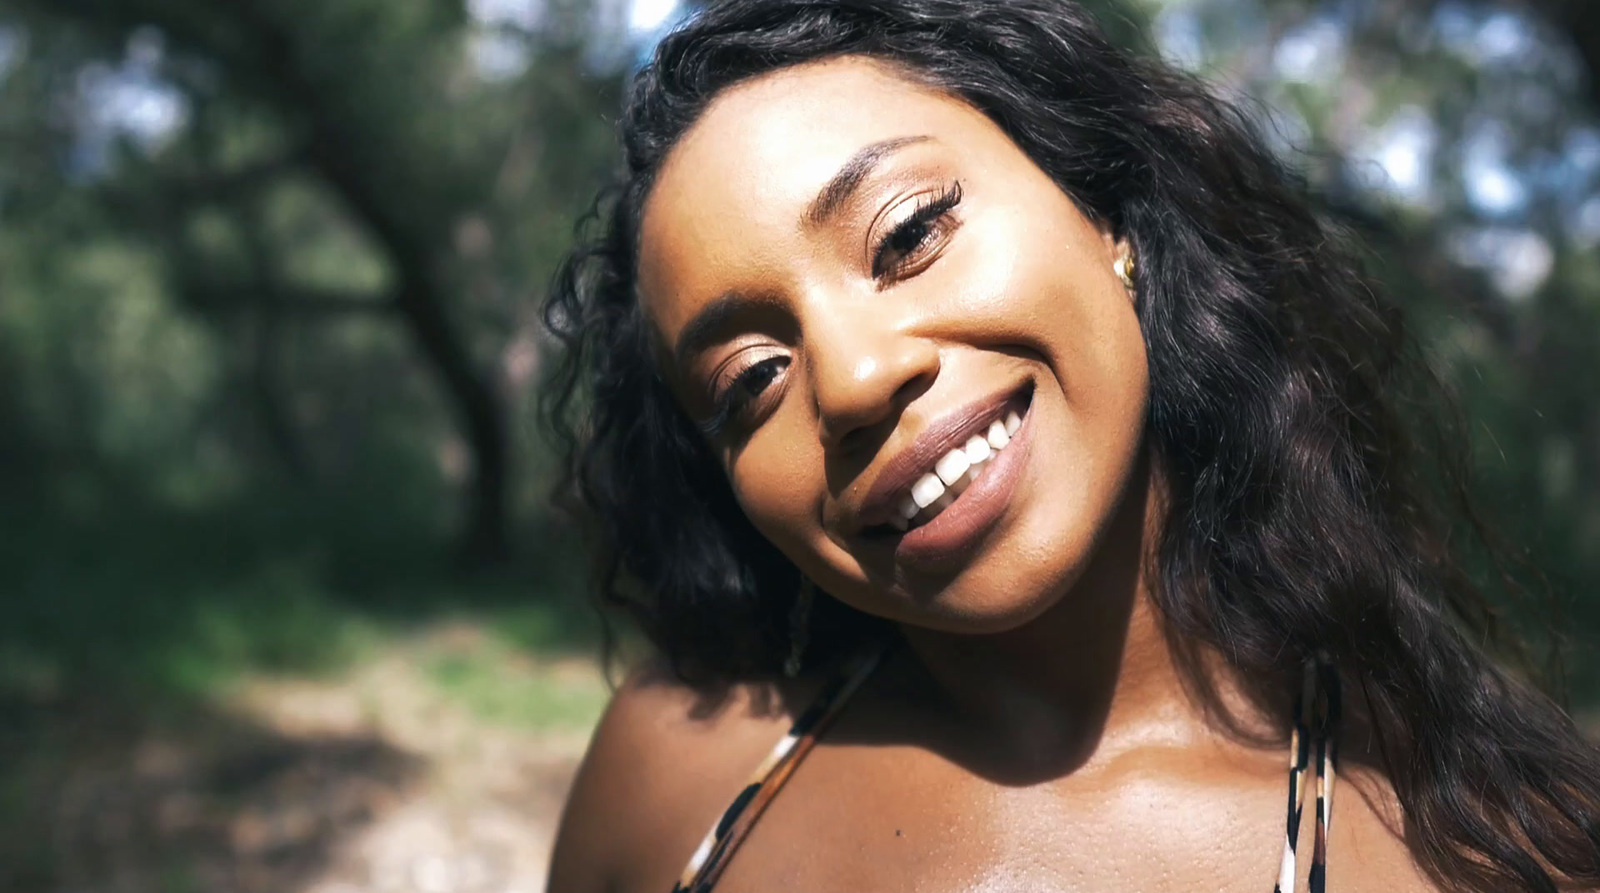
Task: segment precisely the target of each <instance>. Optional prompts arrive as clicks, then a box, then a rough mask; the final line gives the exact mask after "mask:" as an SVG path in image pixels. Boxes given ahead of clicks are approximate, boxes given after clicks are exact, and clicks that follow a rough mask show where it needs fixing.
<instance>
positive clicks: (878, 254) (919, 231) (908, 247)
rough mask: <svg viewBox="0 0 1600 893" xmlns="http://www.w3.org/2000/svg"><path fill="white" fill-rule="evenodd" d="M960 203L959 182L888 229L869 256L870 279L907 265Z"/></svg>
mask: <svg viewBox="0 0 1600 893" xmlns="http://www.w3.org/2000/svg"><path fill="white" fill-rule="evenodd" d="M960 203H961V184H960V183H953V184H951V186H950V188H949V189H947V190H945V191H944V192H943V193H942V194H940V195H938V196H935V197H934V198H933V199H932V200H931V201H929V202H927V203H926V204H924V205H922V206H921V207H919V208H917V210H916V211H914V212H912V214H911V216H909V217H907V218H906V219H905V220H903V221H901V223H900V224H899V225H898V226H896V227H895V228H894V229H892V230H890V231H889V233H888V235H886V236H884V237H883V239H882V240H881V241H880V242H879V243H878V249H877V251H875V252H874V253H873V256H872V278H874V279H883V278H885V277H887V276H890V275H892V274H894V273H897V272H899V271H901V270H903V269H905V268H906V266H908V265H909V264H910V262H911V261H913V260H915V259H916V258H917V256H918V255H919V254H920V253H921V252H922V251H923V250H924V249H925V248H926V247H927V246H928V244H929V243H931V242H932V241H933V237H934V236H936V235H938V234H939V233H940V232H941V231H942V230H943V228H944V227H945V226H946V225H947V224H948V221H947V220H946V219H945V218H946V217H947V216H948V215H949V213H950V212H951V211H953V210H955V208H956V206H957V205H959V204H960Z"/></svg>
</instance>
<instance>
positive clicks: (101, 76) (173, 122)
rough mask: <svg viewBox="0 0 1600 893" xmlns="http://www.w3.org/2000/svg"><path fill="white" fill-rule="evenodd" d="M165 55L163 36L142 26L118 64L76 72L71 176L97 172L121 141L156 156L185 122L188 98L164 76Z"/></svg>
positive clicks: (103, 166) (93, 174)
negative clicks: (75, 122)
mask: <svg viewBox="0 0 1600 893" xmlns="http://www.w3.org/2000/svg"><path fill="white" fill-rule="evenodd" d="M165 55H166V49H165V41H164V40H163V39H162V36H161V33H160V32H159V31H157V30H155V29H153V28H141V29H139V30H137V31H135V32H134V33H133V34H132V35H131V36H130V37H129V38H128V43H127V47H126V49H125V50H124V52H123V58H122V61H121V62H120V63H119V64H116V65H109V64H106V63H95V64H91V65H87V66H85V67H84V68H83V69H81V70H80V71H79V72H78V76H77V80H76V82H75V84H74V87H75V92H76V100H77V102H76V106H77V108H78V110H79V115H78V122H77V123H78V132H77V140H76V143H75V145H74V146H73V151H72V157H71V159H70V161H69V165H70V167H71V169H72V171H73V172H74V173H75V174H78V175H80V176H95V175H97V174H99V173H100V172H101V171H103V170H104V169H105V167H106V165H107V164H109V163H110V160H111V151H112V148H113V147H114V146H115V145H117V144H118V143H119V142H129V143H132V144H133V145H134V146H135V147H136V148H138V149H139V150H141V151H143V152H146V153H152V152H155V151H157V150H159V149H160V148H161V147H162V146H164V145H166V143H167V141H168V140H169V139H170V138H171V136H172V135H173V134H174V133H175V132H177V131H178V130H179V129H180V128H182V127H183V126H184V124H186V123H187V122H188V120H189V101H188V99H187V98H186V97H185V96H184V95H183V93H182V92H181V91H179V90H178V89H177V88H176V87H174V86H173V85H172V84H171V83H169V82H168V81H167V80H165V79H164V78H163V77H162V74H161V65H162V60H163V59H164V57H165Z"/></svg>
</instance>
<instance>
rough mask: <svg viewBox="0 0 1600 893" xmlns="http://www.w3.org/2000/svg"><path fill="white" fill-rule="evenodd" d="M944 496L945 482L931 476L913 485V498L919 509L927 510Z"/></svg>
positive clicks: (922, 478) (927, 475) (928, 475)
mask: <svg viewBox="0 0 1600 893" xmlns="http://www.w3.org/2000/svg"><path fill="white" fill-rule="evenodd" d="M943 495H944V481H941V480H939V479H938V478H937V477H935V476H933V475H931V474H925V475H923V476H922V477H920V478H917V482H916V483H915V484H912V485H911V498H912V499H913V500H915V501H916V503H917V507H918V508H927V507H928V506H930V505H933V503H934V502H935V501H936V500H938V498H939V497H941V496H943Z"/></svg>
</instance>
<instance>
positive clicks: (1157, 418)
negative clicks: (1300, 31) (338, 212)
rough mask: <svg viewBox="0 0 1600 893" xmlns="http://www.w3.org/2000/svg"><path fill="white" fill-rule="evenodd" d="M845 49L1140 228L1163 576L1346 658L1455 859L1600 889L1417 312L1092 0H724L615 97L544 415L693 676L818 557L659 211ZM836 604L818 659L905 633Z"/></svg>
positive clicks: (596, 522) (817, 639)
mask: <svg viewBox="0 0 1600 893" xmlns="http://www.w3.org/2000/svg"><path fill="white" fill-rule="evenodd" d="M847 54H853V55H861V56H866V57H871V58H873V59H875V60H878V61H880V62H882V63H884V64H887V65H890V66H892V67H893V68H895V69H896V70H897V71H899V72H901V73H902V74H903V75H904V76H905V77H906V78H908V79H910V80H912V81H914V82H916V83H919V84H922V85H926V86H930V87H932V88H935V89H938V90H940V91H943V92H945V93H946V94H948V95H950V96H952V97H956V98H958V99H960V100H962V101H964V102H966V103H969V104H970V105H972V106H973V107H975V108H976V109H978V110H980V111H982V112H983V113H984V114H986V115H987V116H989V118H991V119H992V120H993V121H994V122H995V123H996V124H997V125H998V126H999V127H1000V128H1002V129H1003V130H1004V131H1005V132H1006V133H1007V134H1008V135H1009V136H1010V137H1011V139H1012V140H1013V141H1014V142H1015V143H1016V144H1017V145H1018V146H1019V147H1020V148H1021V149H1022V151H1023V152H1025V153H1026V154H1027V155H1028V156H1029V157H1030V158H1031V159H1032V160H1033V161H1034V163H1036V164H1037V165H1038V166H1039V167H1040V168H1041V169H1043V170H1044V171H1045V172H1046V173H1047V174H1049V175H1050V177H1051V178H1052V179H1053V180H1054V181H1055V183H1056V184H1057V185H1058V186H1059V187H1060V188H1061V189H1062V191H1063V192H1064V193H1065V194H1066V195H1068V196H1069V197H1071V198H1072V200H1073V201H1074V202H1075V203H1076V204H1077V206H1078V207H1079V208H1080V209H1081V210H1082V211H1083V212H1084V213H1085V214H1086V215H1088V216H1089V217H1091V218H1092V219H1094V220H1095V221H1097V222H1100V223H1104V224H1107V225H1109V226H1110V227H1111V228H1112V229H1113V231H1114V232H1116V233H1117V234H1118V235H1119V236H1121V237H1123V238H1126V239H1127V240H1128V241H1129V242H1130V243H1131V245H1132V246H1133V248H1134V250H1135V251H1136V252H1137V255H1138V257H1139V278H1140V285H1139V288H1140V306H1139V316H1140V322H1141V327H1142V330H1143V334H1144V338H1145V342H1146V350H1147V355H1148V358H1149V369H1150V401H1149V409H1148V419H1147V438H1148V441H1149V443H1150V445H1151V447H1152V448H1153V452H1154V455H1155V457H1156V461H1157V462H1158V464H1159V468H1160V469H1161V472H1162V476H1163V483H1164V486H1165V488H1166V491H1167V494H1168V500H1167V503H1166V505H1167V509H1166V516H1165V518H1164V519H1163V520H1164V524H1163V533H1162V538H1161V543H1160V547H1159V551H1158V554H1157V558H1156V563H1157V570H1158V571H1159V574H1158V576H1159V583H1158V585H1157V587H1156V592H1155V597H1156V600H1157V603H1158V605H1159V608H1160V610H1161V611H1162V612H1163V616H1164V620H1165V621H1166V623H1167V624H1168V626H1169V628H1170V630H1171V631H1172V632H1173V634H1174V636H1175V638H1176V639H1177V640H1179V641H1187V642H1191V643H1207V644H1209V645H1211V646H1214V647H1215V648H1216V649H1218V650H1219V651H1220V653H1221V654H1223V655H1225V657H1226V659H1227V660H1228V661H1230V662H1231V663H1232V664H1233V665H1234V667H1236V668H1237V669H1238V670H1240V671H1241V672H1242V673H1244V674H1246V676H1247V678H1267V679H1285V678H1291V676H1290V673H1289V670H1288V668H1289V667H1292V666H1297V665H1299V664H1300V663H1301V662H1303V661H1304V660H1306V659H1307V658H1310V657H1312V656H1313V655H1320V656H1322V658H1323V659H1326V660H1330V661H1331V662H1332V664H1333V665H1334V666H1336V667H1337V668H1338V671H1339V673H1340V674H1341V675H1342V676H1343V678H1344V679H1345V680H1346V684H1347V685H1349V686H1352V687H1354V688H1357V689H1359V691H1360V693H1361V698H1362V700H1363V703H1364V704H1365V705H1366V710H1367V711H1368V712H1369V713H1370V716H1369V718H1368V721H1369V722H1370V723H1371V726H1372V728H1373V729H1374V731H1375V732H1376V733H1377V735H1378V737H1379V740H1380V741H1381V742H1382V743H1383V748H1384V755H1385V762H1386V763H1387V765H1386V766H1385V767H1384V768H1385V770H1386V772H1387V774H1388V777H1389V778H1390V780H1391V782H1392V784H1393V785H1394V788H1395V791H1396V793H1397V795H1398V798H1399V800H1400V802H1401V804H1402V805H1403V807H1404V810H1405V815H1406V819H1407V823H1408V832H1409V834H1408V836H1409V838H1410V840H1411V844H1412V847H1413V850H1414V852H1415V854H1416V856H1417V858H1418V859H1419V861H1420V862H1421V864H1422V865H1423V866H1424V867H1425V868H1426V869H1428V870H1429V871H1430V872H1431V873H1432V874H1433V876H1434V877H1435V878H1436V879H1438V880H1440V881H1441V882H1444V883H1446V884H1447V885H1448V886H1454V887H1461V888H1470V889H1484V888H1489V887H1492V888H1495V889H1503V888H1506V887H1512V888H1516V889H1525V890H1537V891H1555V890H1556V889H1557V887H1556V881H1555V880H1554V878H1564V879H1567V880H1574V881H1583V882H1600V754H1597V751H1596V750H1595V748H1594V747H1593V746H1591V745H1590V744H1588V743H1587V742H1585V741H1584V739H1583V738H1582V737H1581V735H1580V734H1579V733H1578V731H1577V730H1576V729H1575V727H1574V725H1573V723H1572V722H1571V720H1570V719H1569V718H1568V717H1567V715H1566V714H1565V713H1564V712H1563V711H1562V710H1561V709H1560V707H1559V706H1558V705H1557V704H1555V703H1554V702H1553V701H1552V700H1550V699H1549V698H1548V697H1546V696H1545V695H1544V694H1542V693H1540V692H1539V691H1538V690H1537V689H1536V688H1535V687H1533V686H1532V685H1531V684H1529V683H1527V682H1525V681H1523V680H1522V679H1521V678H1520V677H1518V676H1515V675H1512V674H1510V673H1508V672H1507V671H1506V670H1504V669H1502V668H1501V667H1500V666H1499V665H1497V664H1496V662H1495V661H1494V660H1493V659H1492V658H1491V657H1490V656H1489V654H1490V653H1493V652H1495V651H1496V649H1497V648H1500V647H1502V646H1505V645H1508V643H1509V639H1510V637H1509V636H1503V635H1502V633H1501V625H1500V624H1498V623H1497V622H1496V616H1495V612H1494V611H1493V609H1492V608H1491V601H1490V599H1489V598H1487V597H1486V595H1485V594H1484V592H1483V591H1482V590H1481V589H1480V588H1479V586H1478V585H1476V584H1475V583H1474V582H1473V580H1472V578H1471V576H1470V575H1469V574H1468V573H1467V572H1466V571H1465V570H1464V564H1463V562H1464V559H1463V558H1462V557H1461V556H1460V554H1459V551H1460V546H1459V543H1458V542H1455V541H1453V540H1459V537H1453V534H1455V533H1459V531H1460V530H1461V529H1463V527H1465V528H1466V529H1468V530H1469V531H1470V530H1472V529H1473V528H1474V527H1475V521H1472V520H1471V518H1470V506H1469V505H1467V504H1466V503H1463V502H1461V501H1460V500H1459V499H1458V498H1457V497H1459V496H1460V495H1461V494H1463V493H1464V492H1465V488H1464V484H1463V481H1464V474H1465V471H1464V470H1465V467H1466V463H1465V459H1464V455H1465V450H1464V447H1463V442H1464V438H1463V437H1461V436H1459V435H1458V434H1456V433H1455V431H1456V429H1455V428H1454V427H1452V426H1451V425H1450V424H1449V422H1448V419H1447V418H1445V417H1444V416H1443V415H1441V414H1440V412H1439V411H1438V407H1440V406H1446V405H1448V400H1446V399H1445V398H1444V395H1443V393H1442V390H1441V387H1440V385H1439V383H1438V382H1437V380H1436V378H1435V377H1434V376H1433V375H1432V374H1431V373H1430V372H1429V371H1428V369H1427V366H1426V363H1425V362H1424V361H1423V360H1422V359H1421V357H1420V353H1419V351H1418V350H1417V348H1416V347H1415V344H1414V341H1413V339H1412V338H1411V336H1410V335H1409V333H1408V332H1407V330H1406V328H1405V327H1404V325H1403V322H1402V319H1401V316H1400V313H1399V311H1398V309H1397V308H1396V306H1395V305H1394V304H1393V303H1391V302H1390V301H1389V300H1388V299H1386V298H1385V297H1383V295H1382V293H1381V290H1380V289H1379V288H1378V287H1377V285H1376V283H1375V282H1374V281H1373V280H1372V279H1371V278H1370V277H1369V275H1368V274H1367V273H1366V271H1365V269H1364V265H1363V262H1362V257H1361V255H1360V254H1359V252H1358V251H1357V250H1356V248H1355V247H1354V246H1353V244H1352V242H1351V240H1350V239H1348V238H1347V237H1346V236H1345V235H1344V234H1343V233H1342V232H1341V231H1340V230H1339V229H1338V228H1337V227H1336V226H1334V225H1332V224H1331V223H1330V222H1329V221H1328V220H1327V219H1325V217H1324V215H1321V214H1319V213H1318V211H1317V209H1316V206H1315V204H1314V202H1312V201H1311V200H1310V198H1309V197H1308V194H1307V191H1306V189H1305V188H1304V186H1303V184H1301V183H1300V182H1299V180H1298V179H1297V178H1296V177H1295V176H1294V175H1293V173H1292V172H1291V171H1290V170H1289V169H1287V168H1286V167H1285V165H1284V164H1283V163H1282V162H1281V161H1280V160H1279V159H1277V158H1276V157H1275V156H1274V155H1273V154H1272V153H1271V152H1270V151H1269V150H1268V149H1267V148H1266V145H1267V144H1266V143H1265V141H1264V140H1263V139H1262V138H1261V136H1260V134H1259V133H1258V132H1257V130H1256V128H1255V127H1254V126H1253V124H1252V122H1251V120H1250V118H1249V116H1248V115H1246V114H1244V113H1243V112H1241V111H1240V110H1239V109H1238V108H1236V107H1235V106H1233V105H1231V104H1229V103H1227V102H1224V101H1222V100H1220V99H1219V98H1217V97H1216V96H1215V95H1213V94H1212V93H1211V92H1209V91H1208V90H1207V89H1206V88H1205V87H1204V86H1203V85H1202V84H1200V83H1198V82H1197V81H1195V80H1194V79H1193V78H1191V77H1189V76H1187V75H1184V74H1182V73H1179V72H1176V71H1174V70H1172V69H1171V68H1169V67H1167V66H1165V65H1163V64H1161V63H1160V62H1158V61H1154V60H1153V59H1150V58H1145V57H1141V56H1136V55H1134V54H1131V53H1129V52H1126V51H1124V50H1121V49H1119V48H1117V47H1115V46H1113V45H1112V44H1111V43H1110V42H1109V41H1108V40H1107V39H1106V38H1105V37H1104V35H1103V34H1102V32H1101V30H1100V29H1099V27H1098V26H1097V24H1096V23H1095V21H1094V20H1093V18H1092V17H1091V15H1090V14H1089V13H1088V12H1087V11H1085V10H1084V9H1083V8H1081V7H1079V6H1077V5H1076V4H1074V3H1070V2H1063V0H981V2H980V0H724V2H715V3H712V4H710V5H709V6H708V8H707V9H705V10H703V11H702V12H701V13H700V14H698V15H697V16H696V17H695V18H693V19H692V20H691V21H690V22H688V23H687V24H686V25H685V26H683V27H681V28H679V29H678V30H677V31H675V32H674V33H672V34H670V35H669V36H667V37H666V39H665V40H664V41H662V43H661V44H660V45H659V47H658V48H657V49H656V51H655V54H654V57H653V58H652V59H651V60H650V61H649V62H648V64H647V65H645V67H644V68H643V69H642V70H641V71H640V72H639V74H638V75H637V76H636V78H635V80H634V82H633V85H632V90H631V93H630V97H629V101H628V104H627V108H626V111H625V113H624V116H623V118H622V121H621V133H622V139H623V143H624V146H625V150H626V171H625V173H624V174H623V176H622V177H621V179H620V181H619V182H618V183H617V184H616V185H615V186H614V187H613V188H612V189H610V190H608V191H607V192H606V193H605V194H603V195H602V197H601V198H600V200H599V201H598V202H597V205H596V209H595V212H594V214H593V215H592V216H591V218H590V219H589V221H588V226H587V228H586V229H585V233H586V237H585V239H584V241H583V242H582V244H581V245H580V246H579V247H578V248H576V249H575V250H574V251H573V253H572V254H571V256H570V257H569V258H568V259H567V261H566V262H565V264H564V265H563V266H562V268H561V270H560V272H559V273H558V275H557V277H556V280H555V283H554V287H553V291H552V293H551V295H550V297H549V299H548V303H547V305H546V308H545V310H546V314H545V315H546V321H547V324H548V326H549V328H550V330H551V332H552V333H554V335H555V336H556V338H557V339H559V341H560V342H561V343H562V345H563V346H564V348H565V352H564V355H563V358H562V362H561V365H560V366H559V368H558V369H557V372H556V374H555V376H554V377H553V380H552V381H551V384H550V389H549V391H548V392H547V394H546V397H547V399H546V403H545V411H546V421H547V423H548V425H549V427H550V430H551V431H553V432H555V433H556V435H557V437H558V438H559V440H560V446H561V448H562V451H563V455H564V456H565V457H566V477H565V478H564V481H563V490H562V492H563V493H564V494H565V496H566V498H567V500H568V501H569V503H572V504H575V505H576V507H577V508H579V509H580V510H581V511H582V513H583V516H584V517H586V518H587V519H588V520H589V521H590V522H591V528H592V532H593V533H594V535H595V539H596V542H597V544H598V546H599V553H598V568H599V579H598V591H599V594H600V597H601V599H602V601H603V602H604V603H605V604H608V605H611V606H613V607H620V608H621V609H622V610H623V611H624V612H625V613H626V614H627V615H629V616H631V618H632V619H633V620H634V621H636V622H637V623H638V625H639V626H640V627H641V628H642V630H643V631H644V633H645V634H646V635H647V636H648V637H649V638H650V640H651V641H652V642H653V643H654V644H655V645H656V647H657V648H659V649H660V651H661V653H662V654H663V655H664V656H665V657H666V658H667V659H668V660H669V661H670V662H671V663H672V665H673V667H675V668H676V670H677V671H678V673H679V674H680V675H681V676H682V677H683V678H684V679H686V680H688V681H691V682H711V681H730V680H741V679H753V678H760V677H765V676H770V675H772V674H773V673H775V672H776V671H777V670H778V668H779V667H780V666H781V664H782V662H783V659H784V657H785V654H786V652H787V637H786V634H785V630H786V624H785V615H786V612H787V609H788V606H789V604H790V600H791V599H792V597H793V592H794V591H795V586H796V583H797V580H798V575H797V572H796V570H795V568H794V567H793V566H792V565H791V564H790V563H789V561H788V560H787V559H786V558H784V557H783V556H782V555H781V554H780V553H778V551H777V550H776V549H775V548H774V547H773V546H772V545H771V544H770V543H768V542H767V541H766V540H765V539H764V538H763V537H762V536H761V535H760V534H758V533H757V532H756V531H755V529H754V528H753V527H752V526H751V525H750V523H749V522H748V520H747V519H746V518H745V517H744V515H743V513H742V512H741V511H740V509H739V507H738V505H737V504H736V502H735V500H734V498H733V494H732V491H731V489H730V487H729V484H728V482H727V479H726V477H725V473H724V471H723V469H722V467H721V465H720V464H719V463H718V462H717V461H716V459H715V458H714V457H713V455H712V454H711V452H710V450H709V448H708V447H707V446H706V444H705V442H704V440H703V438H702V437H701V435H700V434H699V432H698V431H697V429H696V428H695V426H694V425H693V423H692V422H690V421H689V419H688V418H687V416H686V415H685V414H684V413H683V411H682V410H681V409H680V408H679V407H678V406H677V405H676V404H675V403H674V401H673V399H672V397H671V395H670V394H669V392H668V390H667V388H666V386H665V384H664V382H663V380H662V378H661V376H660V374H659V373H658V369H657V366H656V356H655V353H654V352H653V349H652V345H651V342H650V336H649V334H648V332H649V329H648V325H647V322H646V320H645V318H644V316H643V312H642V310H641V308H640V305H639V302H638V300H637V299H636V294H635V287H636V278H635V277H636V267H637V264H636V262H637V248H638V227H639V219H640V212H641V209H642V207H643V204H644V201H645V199H646V198H647V196H648V195H649V192H650V189H651V186H652V183H653V180H654V177H655V175H656V174H657V172H658V171H659V170H660V168H661V165H662V163H663V161H664V159H665V158H666V157H667V155H668V153H669V152H671V150H672V148H673V146H674V145H675V144H676V143H677V142H678V140H679V139H680V138H681V137H682V136H683V134H684V133H685V131H686V130H687V129H688V128H689V127H691V126H692V125H693V124H694V123H695V121H696V120H697V119H698V117H699V116H700V115H701V113H702V112H703V111H704V110H705V108H706V106H707V104H708V103H709V102H710V101H711V100H712V99H713V98H714V97H716V96H717V95H718V94H719V93H720V92H721V91H722V90H724V89H726V88H727V87H729V86H730V85H732V84H736V83H739V82H741V81H744V80H747V79H750V78H754V77H757V76H760V75H762V74H764V73H768V72H771V71H774V70H777V69H781V68H784V67H785V66H791V65H797V64H802V63H806V62H812V61H816V60H821V59H827V58H830V57H838V56H842V55H847ZM1441 419H1444V420H1443V421H1440V420H1441ZM1440 481H1443V482H1444V486H1440ZM1440 494H1442V495H1440ZM823 602H824V603H825V604H826V605H827V610H825V611H824V612H823V616H822V617H820V618H819V619H818V621H817V623H816V624H815V626H814V628H813V629H812V631H811V641H812V643H813V647H812V649H811V654H812V656H813V657H815V658H816V659H818V660H822V659H826V656H827V655H828V654H829V653H837V652H838V651H839V650H840V649H845V648H849V647H853V645H854V644H856V643H857V642H858V641H859V640H860V639H861V638H862V637H870V636H878V635H885V634H886V629H887V627H886V624H884V623H883V622H882V621H880V620H878V619H876V618H872V617H868V616H866V615H864V614H861V613H859V612H856V611H854V610H852V609H850V608H848V607H845V606H843V605H841V604H839V603H837V602H834V601H832V600H828V599H825V600H823Z"/></svg>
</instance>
